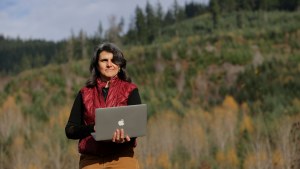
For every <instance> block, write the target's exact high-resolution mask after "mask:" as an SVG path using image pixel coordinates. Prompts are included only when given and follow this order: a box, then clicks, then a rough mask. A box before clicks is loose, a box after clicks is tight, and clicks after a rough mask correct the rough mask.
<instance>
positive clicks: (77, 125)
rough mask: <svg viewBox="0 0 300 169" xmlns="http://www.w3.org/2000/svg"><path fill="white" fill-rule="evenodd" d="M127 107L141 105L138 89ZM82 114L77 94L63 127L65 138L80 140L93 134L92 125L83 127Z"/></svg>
mask: <svg viewBox="0 0 300 169" xmlns="http://www.w3.org/2000/svg"><path fill="white" fill-rule="evenodd" d="M108 90H109V89H108V88H103V92H102V93H103V97H104V98H105V99H106V96H107V93H108ZM127 104H128V105H136V104H141V98H140V95H139V92H138V89H137V88H136V89H134V90H133V91H132V92H131V93H130V95H129V97H128V101H127ZM83 114H84V104H83V100H82V95H81V93H80V92H78V94H77V96H76V99H75V101H74V103H73V107H72V110H71V114H70V117H69V120H68V123H67V125H66V127H65V132H66V136H67V137H68V138H69V139H82V138H85V137H87V136H89V135H90V134H91V133H92V132H94V124H90V125H85V124H84V121H83Z"/></svg>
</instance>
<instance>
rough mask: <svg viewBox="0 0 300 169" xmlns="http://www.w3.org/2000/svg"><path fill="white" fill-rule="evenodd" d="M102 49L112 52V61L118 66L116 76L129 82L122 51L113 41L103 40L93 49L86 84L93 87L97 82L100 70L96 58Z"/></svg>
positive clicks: (97, 58)
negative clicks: (103, 41) (118, 69)
mask: <svg viewBox="0 0 300 169" xmlns="http://www.w3.org/2000/svg"><path fill="white" fill-rule="evenodd" d="M102 51H106V52H109V53H112V54H113V59H112V61H113V63H114V64H116V65H118V66H119V67H120V71H119V72H118V74H117V76H118V77H119V78H120V79H121V80H124V81H127V82H131V79H130V77H129V76H128V75H127V73H126V59H125V58H124V55H123V53H122V51H121V50H120V49H119V48H118V47H117V46H116V45H115V44H113V43H109V42H105V43H101V44H99V45H98V46H97V47H96V49H95V50H94V55H93V57H92V60H91V64H90V73H91V74H90V77H89V79H88V80H87V82H86V86H88V87H93V86H95V85H96V84H97V82H96V80H97V78H99V77H100V72H99V70H98V60H99V55H100V53H101V52H102Z"/></svg>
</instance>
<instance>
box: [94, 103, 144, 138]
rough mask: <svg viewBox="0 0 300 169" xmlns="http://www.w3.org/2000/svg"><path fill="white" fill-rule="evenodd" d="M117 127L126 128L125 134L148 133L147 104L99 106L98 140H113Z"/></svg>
mask: <svg viewBox="0 0 300 169" xmlns="http://www.w3.org/2000/svg"><path fill="white" fill-rule="evenodd" d="M116 129H124V133H125V136H126V135H128V136H129V137H141V136H145V135H146V129H147V105H146V104H138V105H128V106H120V107H108V108H97V109H96V110H95V130H96V131H95V132H94V133H91V134H92V136H93V137H94V139H95V140H96V141H101V140H111V139H112V137H113V134H114V132H115V131H116Z"/></svg>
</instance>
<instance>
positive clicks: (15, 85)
mask: <svg viewBox="0 0 300 169" xmlns="http://www.w3.org/2000/svg"><path fill="white" fill-rule="evenodd" d="M242 15H243V17H245V18H247V19H245V20H244V22H243V23H242V25H243V26H241V27H239V26H237V25H238V24H234V22H235V21H236V19H237V15H236V13H233V14H231V15H230V14H228V15H225V16H224V17H221V18H220V20H219V21H218V25H219V26H218V28H215V29H213V24H212V23H210V22H209V20H210V18H209V16H208V15H202V16H199V17H196V18H192V19H189V20H185V21H183V22H180V23H178V24H177V25H174V26H170V27H167V28H165V30H163V31H164V33H163V36H161V37H160V38H159V39H156V40H155V41H154V43H151V44H143V45H124V46H123V48H124V54H125V56H126V58H127V59H128V72H129V74H130V75H131V77H132V79H133V81H134V83H136V84H137V85H138V86H139V91H140V94H141V96H142V101H143V102H144V103H147V104H148V105H149V120H148V121H149V124H148V135H147V136H146V137H143V138H140V139H139V141H138V148H137V157H138V158H139V159H140V162H141V167H142V168H149V169H150V168H178V169H179V168H224V169H225V168H245V169H253V168H259V169H261V168H289V166H291V165H293V160H294V159H296V158H297V156H296V155H295V152H294V150H296V148H295V147H293V146H297V144H294V142H293V140H294V136H297V130H293V131H294V132H295V133H292V134H291V133H290V131H291V128H292V127H293V124H294V123H296V122H299V120H300V119H299V118H300V116H299V111H300V98H299V91H298V90H297V89H299V88H300V80H299V78H298V75H299V73H300V62H299V61H300V42H299V39H300V22H298V21H299V18H300V15H299V12H292V13H289V12H262V13H250V12H245V13H242ZM234 25H236V26H234ZM168 33H169V35H168ZM89 49H92V47H90V48H89ZM81 51H82V50H81ZM88 65H89V59H88V58H86V57H78V59H77V60H69V61H67V62H65V63H62V64H50V65H47V66H44V67H43V68H36V69H30V70H27V71H24V72H21V73H20V74H18V75H16V76H14V77H11V79H10V80H9V81H8V82H7V84H6V85H5V86H4V87H3V89H2V91H1V99H0V103H1V104H0V105H1V107H0V145H1V149H0V168H3V169H6V168H19V167H21V168H51V169H52V168H57V169H61V168H76V167H77V162H78V157H79V156H78V153H77V150H76V143H77V142H76V141H73V140H67V139H66V137H65V135H64V126H65V124H66V121H67V118H68V115H69V112H70V109H71V107H72V104H73V99H74V97H75V95H76V93H77V92H78V90H79V89H80V87H81V86H83V85H84V83H85V81H86V79H87V78H88V75H89V74H88Z"/></svg>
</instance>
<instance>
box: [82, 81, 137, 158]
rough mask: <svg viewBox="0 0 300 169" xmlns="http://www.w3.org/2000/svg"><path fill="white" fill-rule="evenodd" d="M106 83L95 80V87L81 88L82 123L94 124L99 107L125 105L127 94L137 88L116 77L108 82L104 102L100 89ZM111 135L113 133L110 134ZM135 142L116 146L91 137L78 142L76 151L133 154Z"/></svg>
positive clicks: (97, 153)
mask: <svg viewBox="0 0 300 169" xmlns="http://www.w3.org/2000/svg"><path fill="white" fill-rule="evenodd" d="M105 85H106V82H102V81H101V80H100V79H98V80H97V86H96V87H92V88H90V87H83V88H82V89H81V90H80V91H81V94H82V99H83V103H84V108H85V109H84V117H83V119H84V123H85V124H86V125H88V124H95V109H96V108H99V107H102V108H103V107H116V106H125V105H127V100H128V96H129V94H130V93H131V92H132V90H134V89H135V88H137V86H136V85H135V84H133V83H129V82H126V81H123V80H121V79H119V78H118V77H115V78H113V79H112V80H110V85H109V91H108V94H107V97H106V101H105V100H104V97H103V95H102V90H101V89H102V88H103V87H105ZM112 134H113V133H112ZM134 146H135V140H132V141H131V142H128V143H123V144H117V143H114V142H111V141H95V140H94V139H93V137H92V136H88V137H86V138H84V139H81V140H79V143H78V149H79V152H80V153H81V154H90V155H102V156H103V155H107V154H115V153H119V152H123V153H124V151H129V152H133V148H134Z"/></svg>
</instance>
